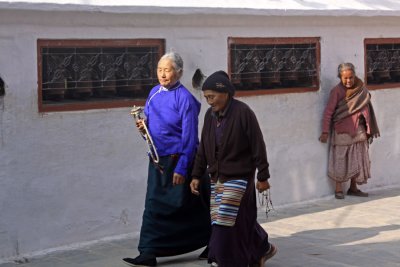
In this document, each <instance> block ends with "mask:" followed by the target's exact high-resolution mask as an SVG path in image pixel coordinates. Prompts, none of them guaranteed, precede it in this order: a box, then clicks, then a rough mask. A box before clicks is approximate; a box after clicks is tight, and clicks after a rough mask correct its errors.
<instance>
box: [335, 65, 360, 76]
mask: <svg viewBox="0 0 400 267" xmlns="http://www.w3.org/2000/svg"><path fill="white" fill-rule="evenodd" d="M345 70H351V71H352V72H353V73H354V75H355V74H356V67H354V65H353V64H352V63H349V62H346V63H341V64H339V66H338V74H337V75H338V77H339V79H340V78H341V77H342V72H343V71H345Z"/></svg>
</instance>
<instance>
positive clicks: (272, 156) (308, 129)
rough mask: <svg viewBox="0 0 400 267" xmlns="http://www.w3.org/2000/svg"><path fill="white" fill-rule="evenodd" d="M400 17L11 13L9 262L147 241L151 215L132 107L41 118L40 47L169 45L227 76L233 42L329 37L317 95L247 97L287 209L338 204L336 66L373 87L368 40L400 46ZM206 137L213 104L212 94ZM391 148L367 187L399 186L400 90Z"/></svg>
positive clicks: (2, 237) (388, 103) (5, 170)
mask: <svg viewBox="0 0 400 267" xmlns="http://www.w3.org/2000/svg"><path fill="white" fill-rule="evenodd" d="M399 22H400V19H399V18H395V17H388V18H385V17H359V18H357V17H322V16H317V17H282V16H279V17H278V16H276V17H274V16H229V15H196V14H193V15H182V16H178V17H177V16H173V15H160V14H155V15H150V14H107V13H96V12H89V13H85V12H50V11H17V10H15V11H13V10H7V11H0V74H1V77H2V79H3V80H4V82H5V83H6V85H7V88H6V90H7V92H6V95H5V96H4V97H3V98H2V99H0V101H2V102H1V105H2V106H1V109H0V124H1V125H0V133H1V139H0V140H1V144H0V148H1V152H0V160H1V161H0V175H1V179H0V210H1V217H0V261H1V260H2V259H8V258H12V257H16V256H19V255H24V254H27V253H32V252H38V251H45V250H49V249H52V248H57V247H63V246H68V245H71V244H77V243H78V244H79V243H83V242H86V241H92V240H98V239H101V238H105V237H111V236H118V235H123V234H133V235H137V234H138V231H139V230H140V224H141V215H142V211H143V205H144V197H145V188H146V178H147V177H146V174H147V163H146V158H145V151H146V147H145V144H144V143H143V141H142V140H141V139H140V137H139V135H138V133H137V132H136V130H135V127H134V124H133V119H132V118H131V117H130V114H129V108H117V109H104V110H92V111H76V112H56V113H45V114H40V113H38V107H37V48H36V41H37V39H38V38H43V39H45V38H50V39H85V38H107V39H113V38H115V39H117V38H165V39H166V46H167V47H166V48H167V51H168V50H170V49H173V50H175V51H177V52H179V53H180V54H181V55H182V56H183V59H184V65H185V68H184V78H183V80H182V81H183V83H184V84H185V85H186V86H187V87H189V88H190V85H191V77H192V75H193V73H194V71H195V69H196V68H201V69H202V71H203V73H205V74H206V75H209V74H211V73H212V72H214V71H216V70H220V69H222V70H226V69H227V38H228V37H230V36H232V37H320V38H321V77H320V79H321V88H320V90H319V91H316V92H308V93H299V94H282V95H266V96H254V97H246V98H240V99H241V100H242V101H244V102H246V103H248V104H249V105H250V106H251V107H252V108H253V110H254V111H255V113H256V115H257V117H258V120H259V122H260V125H261V127H262V130H263V133H264V138H265V141H266V144H267V150H268V156H269V161H270V165H271V166H270V172H271V176H272V177H271V180H270V181H271V184H272V197H273V202H274V205H275V206H280V205H284V204H291V203H296V202H301V201H307V200H312V199H318V198H321V197H325V196H330V195H332V184H331V182H330V181H329V180H328V178H327V177H326V165H327V151H328V150H327V145H324V144H321V143H319V142H318V136H319V134H320V121H321V116H322V111H323V109H324V106H325V103H326V100H327V97H328V94H329V90H330V88H331V87H332V86H334V85H335V84H336V83H337V82H338V80H337V78H336V67H337V65H338V64H339V63H340V62H343V61H350V62H353V63H354V64H355V65H356V66H357V67H358V73H359V75H360V77H364V71H363V65H364V46H363V40H364V38H369V37H370V38H377V37H400V32H399V29H398V24H399ZM193 94H194V95H196V97H198V98H199V100H201V102H202V112H201V115H200V122H201V123H200V129H201V126H202V118H203V115H204V112H205V110H206V108H207V104H206V103H205V101H204V100H203V99H202V98H201V92H199V91H193ZM372 95H373V104H374V106H375V111H376V114H377V117H378V123H379V126H380V128H381V132H382V137H381V138H379V139H378V140H376V141H375V142H374V143H373V145H372V147H371V150H370V152H371V159H372V175H373V178H372V179H371V180H370V183H368V184H367V185H366V186H364V187H363V188H364V189H366V190H370V189H373V188H377V187H382V186H393V185H399V180H398V174H397V170H398V162H399V158H400V156H399V151H400V144H399V142H400V141H399V140H400V119H399V116H398V114H399V113H400V106H399V105H398V104H397V99H399V98H400V88H398V89H390V90H389V89H388V90H378V91H373V92H372Z"/></svg>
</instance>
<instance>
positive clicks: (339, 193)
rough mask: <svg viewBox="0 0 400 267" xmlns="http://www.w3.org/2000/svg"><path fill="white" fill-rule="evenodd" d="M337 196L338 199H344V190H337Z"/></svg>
mask: <svg viewBox="0 0 400 267" xmlns="http://www.w3.org/2000/svg"><path fill="white" fill-rule="evenodd" d="M347 194H348V192H347ZM335 198H336V199H344V194H343V192H342V191H337V192H335Z"/></svg>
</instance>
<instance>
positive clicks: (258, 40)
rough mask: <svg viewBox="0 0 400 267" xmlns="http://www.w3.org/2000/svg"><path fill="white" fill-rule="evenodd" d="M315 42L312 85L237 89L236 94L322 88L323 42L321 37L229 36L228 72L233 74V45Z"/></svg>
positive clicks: (290, 91)
mask: <svg viewBox="0 0 400 267" xmlns="http://www.w3.org/2000/svg"><path fill="white" fill-rule="evenodd" d="M310 43H312V44H315V51H316V55H315V59H316V62H315V64H316V78H315V85H314V86H312V87H295V88H293V87H292V88H279V89H259V90H237V91H236V93H235V95H236V96H253V95H270V94H287V93H303V92H314V91H318V90H319V89H320V77H321V70H320V65H321V44H320V37H276V38H274V37H228V74H229V75H230V76H231V75H232V64H231V45H232V44H236V45H285V44H289V45H290V44H296V45H297V44H300V45H301V44H310Z"/></svg>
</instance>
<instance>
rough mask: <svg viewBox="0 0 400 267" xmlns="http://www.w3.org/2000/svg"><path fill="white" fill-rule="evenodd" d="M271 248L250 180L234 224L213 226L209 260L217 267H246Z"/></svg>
mask: <svg viewBox="0 0 400 267" xmlns="http://www.w3.org/2000/svg"><path fill="white" fill-rule="evenodd" d="M269 247H270V244H269V243H268V234H267V232H265V230H264V229H263V228H262V227H261V226H260V224H259V223H258V222H257V204H256V194H255V188H254V181H253V179H250V181H248V183H247V188H246V192H245V194H244V195H243V198H242V200H241V203H240V207H239V212H238V214H237V217H236V222H235V225H234V226H232V227H229V226H222V225H216V224H214V225H213V226H212V233H211V238H210V243H209V254H208V258H209V261H210V262H216V263H217V264H218V267H247V266H248V265H249V264H254V263H256V262H259V260H260V259H261V257H262V256H263V255H264V254H265V252H266V251H267V250H268V249H269Z"/></svg>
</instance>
